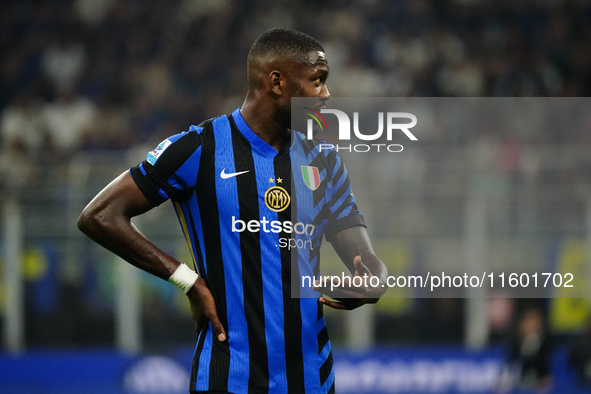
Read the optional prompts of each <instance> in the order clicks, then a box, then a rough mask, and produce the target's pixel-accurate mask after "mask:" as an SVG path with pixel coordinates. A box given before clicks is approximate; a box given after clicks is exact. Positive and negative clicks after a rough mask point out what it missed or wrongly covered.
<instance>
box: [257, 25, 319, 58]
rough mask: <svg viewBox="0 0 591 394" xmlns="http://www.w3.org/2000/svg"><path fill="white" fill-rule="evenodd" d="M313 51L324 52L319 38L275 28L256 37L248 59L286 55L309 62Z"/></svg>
mask: <svg viewBox="0 0 591 394" xmlns="http://www.w3.org/2000/svg"><path fill="white" fill-rule="evenodd" d="M312 51H321V52H324V48H322V45H321V44H320V42H318V40H316V39H315V38H314V37H311V36H309V35H307V34H305V33H302V32H299V31H295V30H291V29H284V28H279V27H277V28H274V29H270V30H267V31H266V32H264V33H263V34H261V35H260V36H259V38H257V39H256V41H255V42H254V43H253V44H252V47H251V48H250V51H249V52H248V61H249V62H250V61H251V60H254V59H257V58H259V59H260V58H264V57H284V58H286V59H291V60H294V61H296V62H302V63H303V62H307V61H308V54H309V53H310V52H312Z"/></svg>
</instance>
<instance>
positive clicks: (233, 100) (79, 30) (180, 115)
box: [0, 0, 591, 160]
mask: <svg viewBox="0 0 591 394" xmlns="http://www.w3.org/2000/svg"><path fill="white" fill-rule="evenodd" d="M590 20H591V5H590V4H589V3H588V2H585V1H566V0H565V1H561V0H545V1H544V0H519V1H511V2H504V1H503V2H499V1H473V0H447V1H436V2H430V1H423V0H417V1H396V2H390V1H373V0H372V1H369V0H368V1H321V2H317V1H309V0H307V1H297V2H290V1H274V2H272V3H269V2H265V1H256V0H249V1H230V0H220V1H191V0H170V1H169V0H166V1H165V0H151V1H142V0H104V1H94V0H67V1H66V0H55V1H50V2H46V1H2V2H0V26H1V27H0V91H1V92H2V93H1V95H0V110H1V120H0V130H1V142H2V152H3V154H2V156H3V157H6V154H7V153H6V152H7V151H9V152H12V153H13V154H14V152H20V153H21V154H24V155H26V156H27V159H28V160H31V159H33V160H39V158H40V157H42V156H45V154H46V152H47V151H50V152H52V153H53V154H69V153H71V152H73V151H76V150H92V149H98V148H108V149H117V148H119V149H126V148H130V147H132V146H134V145H136V144H138V143H157V142H158V141H160V140H161V139H162V138H163V137H165V136H168V135H169V134H171V133H174V132H177V131H179V130H184V129H186V128H187V125H190V124H192V123H194V122H195V121H197V120H199V119H203V118H206V117H210V116H213V115H215V114H218V113H222V112H224V111H229V110H231V109H232V108H234V107H236V106H237V105H240V103H241V99H242V97H243V94H244V92H245V57H246V54H247V52H248V49H249V47H250V45H251V43H252V41H253V40H254V39H255V38H256V37H257V36H258V34H260V32H261V31H263V30H264V29H266V28H269V27H273V26H285V27H293V28H297V29H300V30H302V31H306V32H308V33H310V34H311V35H313V36H315V37H317V38H318V39H319V40H320V41H321V42H322V43H323V45H324V46H325V48H326V50H327V53H328V55H329V61H330V65H331V77H330V80H329V83H330V84H329V88H330V89H331V93H332V94H333V96H361V97H363V96H424V97H429V96H586V95H588V94H589V92H590V90H591V51H589V48H590V47H591V23H590ZM550 137H553V136H550ZM41 152H43V153H41ZM10 156H12V155H10Z"/></svg>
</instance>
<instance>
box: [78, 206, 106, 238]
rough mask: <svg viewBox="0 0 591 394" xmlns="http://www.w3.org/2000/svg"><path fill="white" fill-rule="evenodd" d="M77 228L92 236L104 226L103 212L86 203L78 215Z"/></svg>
mask: <svg viewBox="0 0 591 394" xmlns="http://www.w3.org/2000/svg"><path fill="white" fill-rule="evenodd" d="M77 225H78V229H79V230H80V231H82V232H83V233H84V234H86V235H88V236H92V234H95V233H96V232H97V231H99V230H100V229H101V228H104V227H105V223H104V214H102V213H101V211H100V210H99V209H96V208H95V207H93V206H91V205H88V206H87V207H86V208H84V210H82V213H81V214H80V216H79V217H78V223H77Z"/></svg>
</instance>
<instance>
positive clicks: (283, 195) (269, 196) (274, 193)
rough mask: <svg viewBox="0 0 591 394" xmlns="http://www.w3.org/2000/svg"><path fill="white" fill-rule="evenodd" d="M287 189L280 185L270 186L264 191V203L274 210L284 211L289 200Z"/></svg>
mask: <svg viewBox="0 0 591 394" xmlns="http://www.w3.org/2000/svg"><path fill="white" fill-rule="evenodd" d="M290 200H291V199H290V197H289V194H288V193H287V190H285V189H284V188H282V187H281V186H272V187H270V188H269V189H268V190H267V191H266V192H265V204H266V205H267V208H269V209H270V210H271V211H274V212H281V211H284V210H285V209H286V208H287V207H288V206H289V202H290Z"/></svg>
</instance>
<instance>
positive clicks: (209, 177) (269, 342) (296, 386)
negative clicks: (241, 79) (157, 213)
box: [130, 109, 365, 393]
mask: <svg viewBox="0 0 591 394" xmlns="http://www.w3.org/2000/svg"><path fill="white" fill-rule="evenodd" d="M130 171H131V174H132V176H133V179H134V180H135V182H136V183H137V185H138V187H139V188H140V189H141V191H142V192H143V193H144V195H145V196H146V197H147V198H148V200H149V201H150V202H152V203H153V204H154V205H159V204H161V203H162V202H164V201H166V200H167V199H171V200H172V202H173V205H174V207H175V210H176V213H177V215H178V219H179V222H180V224H181V227H182V229H183V232H184V234H185V237H186V239H187V243H188V245H189V248H190V250H191V253H192V256H193V263H194V265H195V268H196V270H197V271H198V272H199V274H200V275H201V276H202V277H203V278H204V279H205V280H206V282H207V285H208V287H209V288H210V290H211V292H212V294H213V296H214V299H215V302H216V306H217V310H218V314H219V318H220V321H221V322H222V324H223V325H224V327H225V329H226V333H227V340H226V341H224V342H219V341H217V340H216V339H214V338H213V336H212V330H211V325H210V324H208V325H206V326H205V327H204V329H203V330H202V331H201V332H200V333H199V336H198V339H197V346H196V349H195V356H194V359H193V366H192V371H191V390H193V391H207V390H222V391H229V392H235V393H243V392H244V393H246V392H248V393H259V392H261V393H263V392H264V393H266V392H270V393H287V392H289V393H291V392H293V393H303V392H306V393H328V392H333V391H334V371H333V365H332V352H331V346H330V341H329V339H328V334H327V329H326V325H325V321H324V317H323V312H322V304H320V303H319V302H318V296H319V294H318V293H317V292H315V291H314V290H313V289H310V288H304V287H302V286H300V283H301V282H300V279H299V278H300V277H301V276H303V275H307V276H313V275H318V274H319V263H320V262H319V257H320V255H319V252H320V246H321V244H322V240H323V237H325V238H326V239H327V240H329V241H330V237H331V236H332V235H333V234H335V233H337V232H338V231H341V230H343V229H346V228H349V227H352V226H359V225H361V226H364V225H365V224H364V221H363V216H362V215H361V213H360V212H359V210H358V209H357V206H356V202H355V197H354V195H353V193H352V192H351V186H350V183H349V179H348V176H347V171H346V169H345V166H344V164H343V162H342V161H341V159H340V157H339V156H338V154H337V153H336V152H335V151H334V150H321V149H320V148H319V141H318V140H308V139H306V138H305V136H304V135H303V134H302V133H299V132H292V143H291V144H290V146H289V147H286V149H284V150H283V151H280V152H277V151H276V150H275V149H274V148H272V147H271V146H270V145H268V144H267V143H266V142H265V141H263V140H262V139H260V138H259V137H258V136H257V135H256V134H255V133H254V132H253V131H252V130H251V129H250V128H249V126H248V125H247V124H246V122H245V121H244V119H243V118H242V116H241V114H240V110H239V109H237V110H235V111H234V112H233V113H232V115H230V116H220V117H218V118H215V119H213V120H210V121H206V122H204V123H202V124H201V125H199V126H191V128H190V129H189V131H187V132H183V133H180V134H177V135H175V136H172V137H170V138H168V139H166V140H165V141H163V142H162V143H161V144H160V145H159V146H158V147H157V148H156V149H155V150H153V151H151V152H150V153H148V157H147V160H145V161H144V162H142V163H141V164H139V165H138V166H136V167H133V168H131V170H130Z"/></svg>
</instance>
